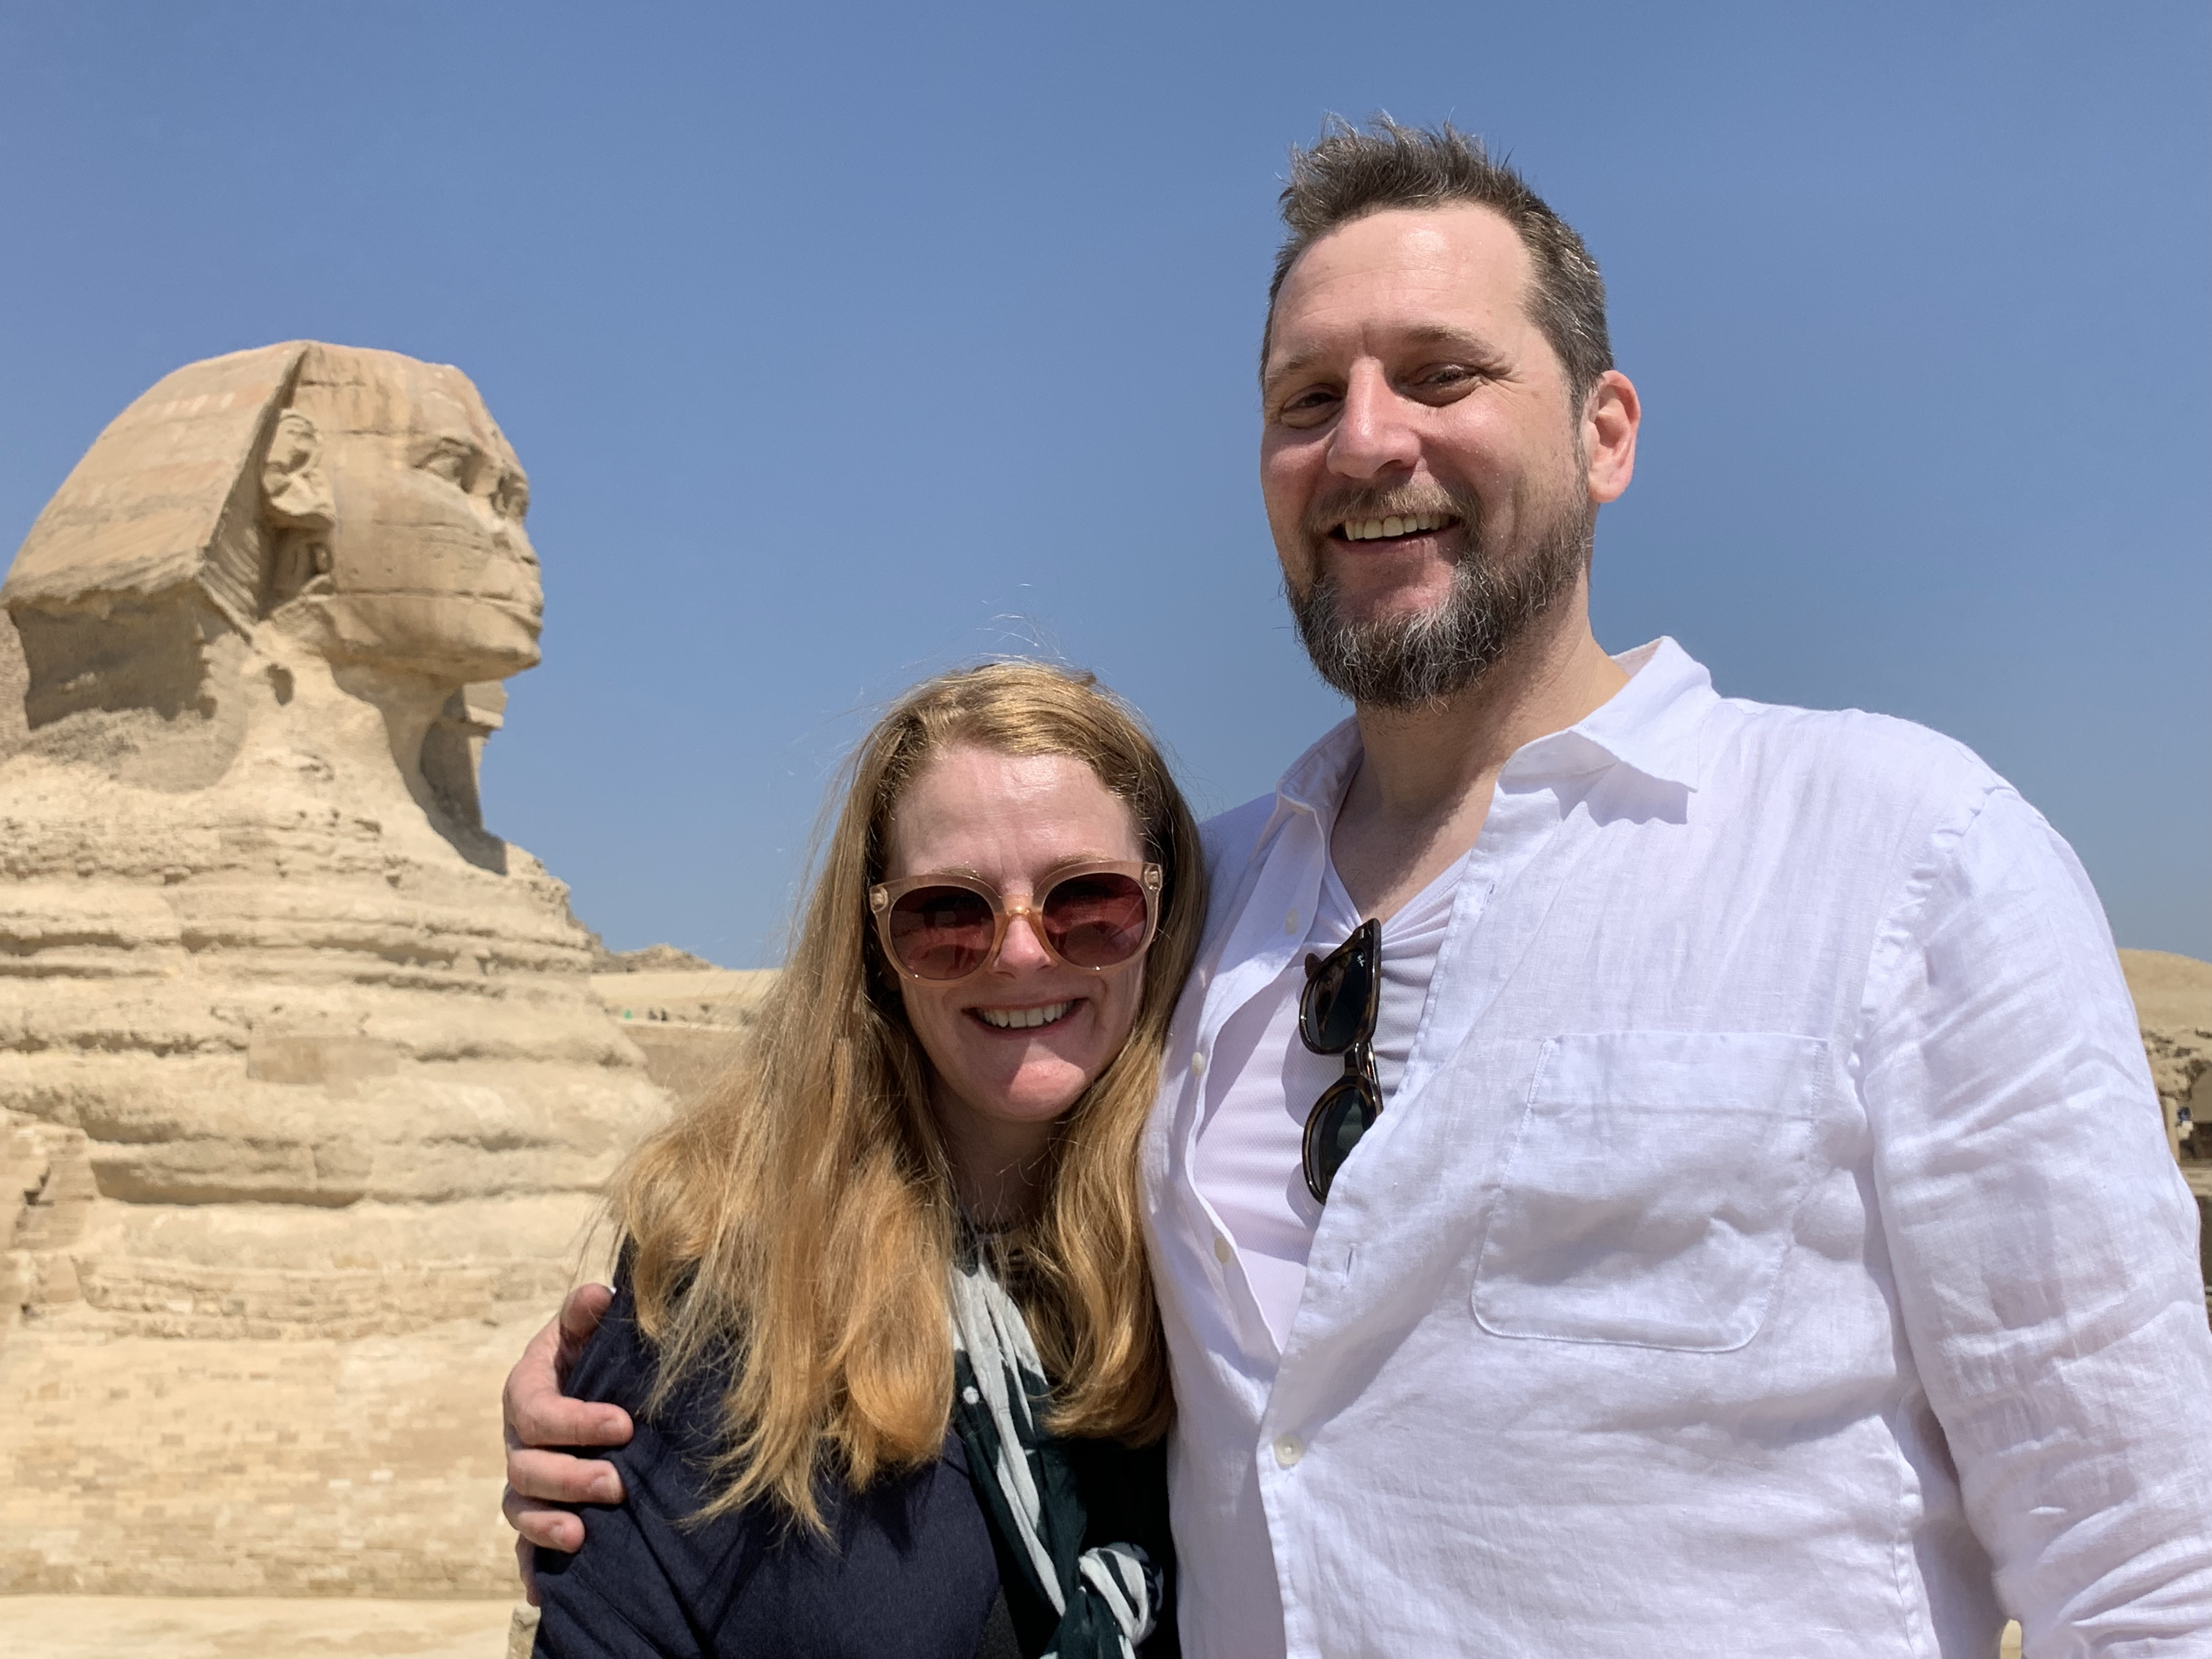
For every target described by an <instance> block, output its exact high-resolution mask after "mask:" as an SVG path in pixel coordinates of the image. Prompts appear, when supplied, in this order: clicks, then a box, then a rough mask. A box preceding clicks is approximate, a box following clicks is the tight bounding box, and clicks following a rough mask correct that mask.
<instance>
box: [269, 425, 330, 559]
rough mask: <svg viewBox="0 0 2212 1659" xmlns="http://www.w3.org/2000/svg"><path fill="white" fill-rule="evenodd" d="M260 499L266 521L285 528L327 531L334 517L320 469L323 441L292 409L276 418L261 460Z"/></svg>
mask: <svg viewBox="0 0 2212 1659" xmlns="http://www.w3.org/2000/svg"><path fill="white" fill-rule="evenodd" d="M261 499H262V502H263V504H264V507H266V508H267V510H268V513H269V521H270V523H271V524H274V525H276V526H281V527H282V528H283V529H286V530H328V529H329V528H330V527H331V525H332V524H333V523H334V522H335V521H336V520H337V507H336V506H335V504H334V503H333V502H332V501H331V483H330V479H329V478H328V477H326V476H325V474H324V471H323V441H322V436H321V435H320V434H319V433H318V432H317V431H316V430H315V423H314V422H313V421H311V420H309V419H308V418H307V416H304V415H302V414H301V413H300V411H299V410H295V409H288V410H285V411H284V412H283V414H282V415H279V416H277V417H276V432H275V433H274V434H273V435H271V436H270V440H269V454H268V457H267V459H264V461H263V462H262V463H261Z"/></svg>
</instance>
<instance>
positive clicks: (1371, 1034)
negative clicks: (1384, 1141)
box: [1298, 918, 1383, 1204]
mask: <svg viewBox="0 0 2212 1659" xmlns="http://www.w3.org/2000/svg"><path fill="white" fill-rule="evenodd" d="M1382 1001H1383V924H1382V923H1381V922H1379V921H1374V920H1372V919H1371V918H1370V920H1368V921H1363V922H1361V923H1360V924H1359V926H1358V927H1355V928H1354V929H1352V937H1351V938H1350V939H1346V940H1345V941H1344V943H1343V944H1341V945H1338V946H1337V947H1336V949H1334V951H1330V952H1329V953H1328V956H1327V957H1316V956H1308V957H1306V982H1305V988H1304V990H1302V991H1300V992H1299V993H1298V1036H1299V1038H1300V1040H1301V1041H1303V1042H1304V1044H1305V1045H1306V1047H1307V1048H1310V1049H1312V1050H1313V1051H1314V1053H1316V1054H1342V1055H1343V1056H1344V1075H1343V1076H1342V1077H1340V1078H1339V1079H1337V1080H1336V1081H1335V1082H1334V1083H1332V1084H1330V1085H1328V1088H1326V1089H1324V1090H1322V1094H1321V1098H1320V1099H1319V1100H1316V1102H1314V1104H1313V1109H1312V1110H1311V1111H1310V1112H1308V1113H1307V1114H1306V1133H1305V1160H1304V1161H1305V1176H1306V1190H1307V1191H1308V1192H1310V1193H1311V1194H1313V1195H1314V1201H1315V1202H1316V1203H1317V1204H1326V1203H1328V1189H1329V1188H1330V1186H1331V1185H1332V1184H1333V1183H1334V1182H1335V1180H1336V1172H1337V1171H1338V1170H1340V1169H1342V1168H1343V1167H1344V1160H1345V1159H1346V1158H1349V1157H1351V1156H1352V1148H1353V1147H1354V1146H1358V1144H1359V1138H1360V1137H1361V1136H1362V1135H1364V1134H1365V1133H1367V1132H1368V1130H1369V1129H1370V1128H1372V1127H1374V1124H1375V1120H1376V1118H1378V1117H1380V1116H1382V1115H1383V1085H1382V1083H1381V1081H1380V1080H1379V1079H1377V1078H1376V1074H1375V1018H1376V1012H1377V1010H1378V1009H1379V1008H1380V1007H1381V1006H1382Z"/></svg>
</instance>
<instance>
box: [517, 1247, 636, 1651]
mask: <svg viewBox="0 0 2212 1659" xmlns="http://www.w3.org/2000/svg"><path fill="white" fill-rule="evenodd" d="M614 1294H615V1293H614V1292H613V1291H611V1290H609V1289H608V1288H607V1287H606V1286H605V1285H579V1286H577V1287H576V1289H574V1290H573V1291H569V1292H568V1300H567V1301H566V1302H564V1303H562V1304H561V1315H560V1317H559V1318H557V1319H556V1320H555V1321H554V1322H552V1323H551V1324H550V1325H548V1326H546V1328H544V1330H542V1331H540V1332H538V1334H537V1335H535V1336H533V1337H532V1338H531V1339H530V1346H528V1347H526V1348H525V1349H524V1350H523V1351H522V1358H520V1359H519V1360H517V1361H515V1364H514V1369H513V1370H511V1371H509V1372H508V1373H507V1387H506V1389H505V1390H504V1391H503V1392H502V1393H501V1396H500V1407H501V1417H502V1419H504V1421H505V1425H506V1429H507V1491H506V1492H505V1493H504V1494H502V1495H501V1498H500V1504H499V1507H500V1511H501V1514H503V1515H505V1516H507V1525H509V1526H511V1527H513V1528H514V1529H515V1531H516V1532H518V1533H520V1534H521V1536H520V1537H519V1538H517V1539H516V1540H515V1541H514V1559H515V1565H516V1566H517V1567H518V1568H519V1569H520V1571H521V1574H522V1593H523V1594H524V1595H526V1596H527V1597H528V1598H529V1601H530V1604H531V1606H532V1607H536V1606H537V1605H538V1583H537V1577H536V1574H535V1572H534V1571H532V1569H533V1565H534V1559H533V1557H532V1546H534V1545H538V1544H543V1545H544V1546H545V1547H546V1548H548V1549H555V1550H562V1551H565V1552H568V1553H574V1552H575V1551H577V1550H579V1549H581V1548H582V1547H583V1544H584V1523H583V1522H582V1521H580V1520H579V1519H578V1518H577V1517H576V1516H575V1515H574V1514H573V1513H572V1512H571V1511H570V1510H568V1508H567V1507H566V1506H567V1505H569V1504H619V1503H621V1502H622V1498H623V1484H622V1475H621V1474H620V1472H618V1471H617V1469H616V1468H615V1466H614V1465H613V1464H611V1463H606V1462H598V1461H596V1460H592V1461H587V1460H586V1459H584V1458H580V1457H571V1456H570V1455H568V1453H566V1452H557V1451H545V1450H542V1449H540V1448H543V1447H546V1446H626V1445H628V1444H629V1437H630V1433H631V1427H630V1420H629V1413H628V1412H626V1411H624V1410H623V1408H622V1407H619V1406H605V1405H599V1404H596V1403H594V1402H592V1401H584V1400H571V1399H569V1398H568V1396H567V1395H564V1394H563V1393H562V1391H561V1390H562V1387H563V1385H565V1384H566V1383H567V1382H568V1373H569V1371H570V1370H572V1369H574V1366H575V1364H576V1357H577V1356H578V1355H579V1354H580V1353H582V1352H583V1351H584V1344H585V1343H586V1342H588V1341H590V1340H591V1339H592V1332H593V1331H596V1330H597V1329H599V1321H600V1320H601V1319H602V1318H604V1317H605V1315H606V1311H607V1304H609V1303H611V1302H612V1301H613V1300H614ZM555 1505H559V1506H562V1507H553V1506H555Z"/></svg>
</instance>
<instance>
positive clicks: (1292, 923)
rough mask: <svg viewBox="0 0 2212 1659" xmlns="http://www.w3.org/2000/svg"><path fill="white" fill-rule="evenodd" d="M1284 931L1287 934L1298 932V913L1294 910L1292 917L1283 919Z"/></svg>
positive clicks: (1288, 916)
mask: <svg viewBox="0 0 2212 1659" xmlns="http://www.w3.org/2000/svg"><path fill="white" fill-rule="evenodd" d="M1283 931H1284V932H1285V933H1297V931H1298V913H1297V911H1295V910H1293V911H1291V914H1290V915H1287V916H1285V917H1284V918H1283Z"/></svg>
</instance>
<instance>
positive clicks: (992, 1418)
mask: <svg viewBox="0 0 2212 1659" xmlns="http://www.w3.org/2000/svg"><path fill="white" fill-rule="evenodd" d="M985 1254H987V1253H986V1252H983V1251H978V1250H975V1249H963V1251H962V1252H961V1257H960V1259H958V1260H956V1261H955V1262H954V1263H953V1267H952V1283H951V1303H952V1389H953V1393H952V1419H953V1426H954V1427H955V1428H956V1429H957V1431H958V1432H959V1435H960V1443H961V1445H962V1447H963V1449H965V1450H966V1451H967V1454H968V1469H969V1478H970V1479H972V1480H974V1482H975V1493H976V1496H977V1497H978V1498H980V1499H981V1501H982V1504H983V1511H984V1513H985V1514H986V1515H987V1516H989V1517H990V1521H991V1525H992V1527H993V1528H994V1529H995V1530H996V1531H997V1533H998V1534H999V1536H1000V1539H1001V1540H1002V1541H1004V1542H1005V1543H1006V1546H1007V1550H1006V1553H1007V1554H1009V1555H1011V1556H1012V1558H1013V1559H1014V1560H1015V1561H1016V1562H1017V1563H1018V1565H1020V1567H1021V1568H1022V1576H1023V1577H1024V1579H1025V1580H1026V1581H1027V1582H1028V1584H1029V1587H1030V1590H1031V1591H1032V1592H1033V1593H1034V1594H1035V1595H1036V1596H1037V1597H1038V1599H1039V1600H1040V1601H1043V1602H1044V1603H1046V1604H1047V1605H1048V1606H1049V1607H1051V1608H1052V1609H1053V1611H1054V1612H1055V1613H1058V1614H1060V1624H1059V1626H1058V1627H1057V1628H1056V1629H1055V1630H1054V1632H1053V1637H1052V1642H1051V1644H1050V1645H1049V1646H1048V1647H1047V1649H1046V1650H1045V1653H1044V1659H1135V1656H1136V1644H1138V1643H1139V1642H1141V1641H1143V1640H1144V1639H1145V1638H1146V1637H1147V1636H1149V1635H1151V1634H1152V1626H1153V1624H1154V1622H1155V1621H1156V1620H1157V1619H1158V1616H1159V1609H1160V1591H1161V1587H1160V1571H1159V1569H1158V1567H1157V1566H1155V1565H1153V1564H1152V1559H1151V1558H1150V1557H1149V1556H1147V1555H1146V1553H1145V1552H1144V1551H1143V1550H1142V1549H1140V1548H1139V1547H1137V1546H1136V1545H1134V1544H1102V1545H1099V1546H1097V1547H1096V1548H1092V1549H1085V1548H1084V1547H1083V1529H1084V1511H1083V1499H1082V1498H1081V1495H1080V1494H1079V1493H1078V1492H1076V1490H1075V1483H1074V1480H1073V1475H1072V1474H1071V1472H1070V1470H1069V1468H1068V1466H1067V1461H1066V1458H1065V1457H1064V1456H1062V1455H1060V1454H1059V1452H1058V1449H1057V1448H1056V1447H1055V1446H1054V1443H1053V1439H1052V1437H1051V1436H1050V1435H1048V1434H1046V1433H1044V1432H1043V1431H1041V1430H1040V1429H1039V1428H1038V1427H1037V1424H1036V1407H1037V1405H1038V1404H1039V1402H1041V1401H1042V1400H1043V1399H1044V1397H1045V1395H1046V1394H1047V1392H1048V1389H1047V1386H1046V1383H1045V1380H1044V1365H1043V1363H1042V1361H1041V1360H1039V1359H1038V1358H1037V1352H1036V1343H1035V1342H1034V1341H1032V1340H1030V1331H1029V1326H1028V1325H1027V1324H1026V1323H1024V1321H1023V1319H1022V1314H1021V1310H1020V1309H1019V1308H1018V1307H1017V1306H1016V1305H1015V1304H1014V1299H1013V1297H1011V1296H1009V1295H1008V1294H1007V1293H1006V1287H1005V1286H1004V1285H1001V1284H1000V1282H999V1281H998V1279H996V1278H995V1277H994V1275H993V1274H992V1273H991V1271H990V1269H989V1268H988V1267H987V1266H985V1265H984V1263H983V1260H982V1257H983V1255H985Z"/></svg>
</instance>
